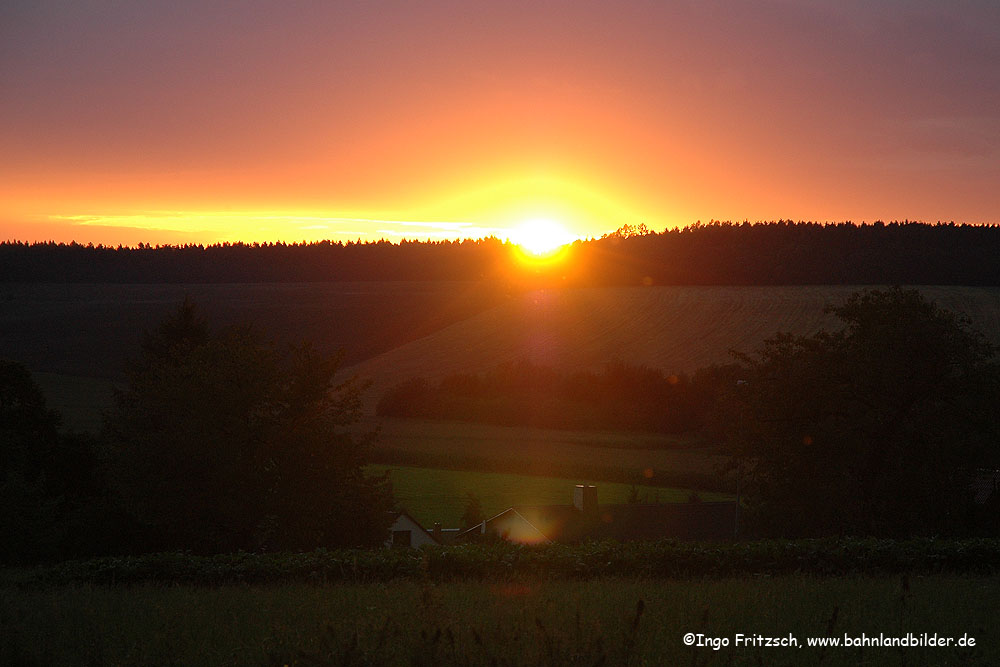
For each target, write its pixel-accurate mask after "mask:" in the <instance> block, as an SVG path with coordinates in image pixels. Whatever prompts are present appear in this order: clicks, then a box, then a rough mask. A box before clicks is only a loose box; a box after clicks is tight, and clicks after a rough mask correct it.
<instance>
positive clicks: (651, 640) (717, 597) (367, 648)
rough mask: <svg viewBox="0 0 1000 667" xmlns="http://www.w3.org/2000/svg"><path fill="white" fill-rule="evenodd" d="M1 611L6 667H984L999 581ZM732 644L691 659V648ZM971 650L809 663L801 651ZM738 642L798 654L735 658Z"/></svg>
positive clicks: (492, 589)
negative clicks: (693, 637) (833, 642)
mask: <svg viewBox="0 0 1000 667" xmlns="http://www.w3.org/2000/svg"><path fill="white" fill-rule="evenodd" d="M2 593H3V594H2V595H0V627H3V628H4V632H3V633H2V635H3V638H2V640H0V663H2V664H9V665H42V664H46V665H50V664H51V665H55V664H59V665H68V666H69V665H98V664H100V665H112V664H128V665H139V664H149V665H153V664H155V665H292V664H299V665H597V664H606V665H681V664H683V665H698V666H708V665H759V664H768V665H970V664H971V665H990V664H1000V642H998V640H1000V632H998V630H997V625H996V623H995V618H994V616H995V614H994V611H993V610H994V609H995V600H996V598H997V595H998V594H1000V578H998V577H996V576H982V577H975V576H973V577H969V576H947V575H932V576H927V577H912V578H900V577H890V576H883V577H879V576H863V577H838V578H831V577H806V576H798V575H791V576H776V577H765V578H758V579H718V580H711V579H705V580H629V579H624V580H623V579H597V580H593V581H589V582H587V583H580V582H568V581H541V580H539V581H523V582H518V583H494V584H489V583H467V582H455V583H447V584H431V583H421V582H410V581H400V582H390V583H378V584H350V585H337V586H326V585H276V586H220V587H193V586H183V585H178V586H158V585H137V586H133V587H121V586H119V587H102V586H94V585H79V586H63V587H57V588H49V589H38V590H27V589H13V588H12V589H7V590H3V591H2ZM688 632H692V633H703V634H704V635H706V636H708V637H715V638H728V640H729V646H727V647H720V648H719V649H718V650H714V649H713V648H711V647H709V646H702V647H698V646H693V647H687V646H685V645H684V643H683V639H682V638H683V635H684V634H685V633H688ZM908 632H909V633H913V634H915V635H920V634H922V633H925V632H926V633H929V634H933V633H937V634H938V635H939V636H947V637H955V638H958V637H962V636H963V635H964V634H968V635H969V636H972V637H975V639H976V646H975V647H972V648H968V647H966V648H958V647H951V648H927V647H924V648H898V647H895V648H887V647H885V648H884V647H867V648H827V649H825V650H824V649H819V648H810V647H807V646H805V644H806V638H807V637H814V636H819V637H823V636H830V637H843V636H844V635H845V633H846V634H847V635H849V636H852V637H856V636H860V635H861V634H862V633H864V634H866V635H867V636H872V635H874V636H878V635H879V634H880V633H881V634H885V635H886V636H904V635H905V634H906V633H908ZM736 633H743V634H745V635H750V634H761V635H764V636H772V637H787V636H788V635H789V634H790V633H791V635H793V636H795V637H796V638H797V640H798V641H799V642H800V643H801V644H802V645H803V646H802V648H764V647H756V648H755V647H739V648H737V647H735V646H734V645H733V642H734V637H735V635H736Z"/></svg>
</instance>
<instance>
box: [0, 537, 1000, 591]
mask: <svg viewBox="0 0 1000 667" xmlns="http://www.w3.org/2000/svg"><path fill="white" fill-rule="evenodd" d="M902 572H906V573H936V572H948V573H977V574H990V573H1000V539H974V540H961V541H956V540H934V539H921V540H906V541H895V540H880V539H816V540H767V541H760V542H747V543H724V544H701V543H690V542H673V541H661V542H642V543H628V544H621V543H611V542H601V543H591V544H583V545H573V546H571V545H558V544H550V545H544V546H534V547H528V546H520V545H514V544H507V543H491V544H468V545H460V546H451V547H434V548H426V547H425V548H421V549H412V550H411V549H405V550H404V549H393V550H390V549H385V550H376V551H363V550H342V551H326V550H317V551H313V552H309V553H281V554H252V553H235V554H220V555H216V556H195V555H191V554H186V553H158V554H148V555H144V556H137V557H114V558H97V559H93V560H88V561H70V562H65V563H60V564H55V565H45V566H38V567H34V568H21V569H11V570H6V571H3V572H2V574H0V583H3V584H6V585H24V586H40V585H41V586H44V585H64V584H72V583H92V584H101V585H128V584H136V583H149V582H152V583H163V584H194V585H218V584H240V583H243V584H263V583H290V582H313V583H330V582H373V581H391V580H395V579H425V580H432V581H448V580H456V579H471V580H508V579H521V578H541V577H544V578H549V579H552V578H561V579H589V578H593V577H608V576H611V577H638V578H673V577H678V578H681V577H730V576H747V575H760V574H765V575H766V574H793V573H800V574H811V575H825V576H830V575H852V574H891V573H902Z"/></svg>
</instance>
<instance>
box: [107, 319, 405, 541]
mask: <svg viewBox="0 0 1000 667" xmlns="http://www.w3.org/2000/svg"><path fill="white" fill-rule="evenodd" d="M339 363H340V362H339V357H338V356H334V357H328V356H324V355H321V354H318V353H317V352H316V351H314V350H313V349H312V348H311V347H309V346H307V345H302V346H298V347H293V348H288V349H279V348H277V347H276V346H275V345H273V344H270V343H266V342H264V341H262V340H261V339H260V337H259V336H258V335H257V334H256V333H255V332H254V331H253V330H252V329H250V328H247V327H233V328H228V329H225V330H222V331H219V332H212V331H211V330H210V329H209V327H208V325H207V323H206V322H205V321H204V320H203V319H202V318H200V317H199V316H198V315H197V313H196V311H195V308H194V306H193V305H192V304H191V303H190V301H185V303H184V304H183V305H182V306H181V307H180V308H179V310H178V311H177V313H176V314H174V315H173V316H172V317H170V318H168V319H167V320H165V321H164V322H163V323H162V324H161V325H160V327H159V328H158V329H157V330H156V331H155V332H153V333H151V334H148V335H147V336H146V337H145V338H144V341H143V354H142V356H141V357H140V358H139V359H137V360H135V361H134V362H133V363H132V364H131V365H130V367H129V369H128V371H127V378H128V386H127V388H126V389H125V390H123V391H119V392H117V393H116V396H115V405H114V408H113V409H112V410H111V411H110V413H109V414H108V416H107V419H106V425H105V434H106V438H107V440H108V442H109V445H110V448H111V461H112V469H113V474H114V481H115V484H116V489H117V491H118V492H119V494H120V497H121V499H122V501H123V502H124V504H125V507H126V508H127V510H128V511H129V512H130V513H131V514H132V515H134V516H135V517H136V518H137V519H138V520H139V521H141V522H142V523H143V524H144V525H146V526H147V527H148V529H149V531H150V533H151V535H153V536H154V540H153V545H155V546H156V547H158V548H187V549H193V550H197V551H202V552H213V551H229V550H236V549H260V548H264V549H311V548H315V547H317V546H335V545H360V544H374V543H378V542H380V541H382V540H383V539H384V536H385V531H386V529H387V527H388V520H387V517H389V514H388V510H389V509H391V506H392V498H391V492H390V490H389V488H388V482H387V480H386V479H385V478H372V477H368V476H366V475H365V474H364V472H363V469H362V466H363V465H364V464H365V463H366V458H365V457H366V454H367V451H368V447H369V444H370V442H371V439H372V434H370V433H362V434H358V433H355V432H354V431H353V426H354V424H355V422H356V420H357V418H358V416H359V405H360V404H359V396H360V392H361V389H362V387H361V386H360V385H359V384H358V383H357V382H356V381H355V380H353V379H349V380H346V381H343V382H339V383H338V382H336V381H335V379H334V376H335V374H336V373H337V371H338V369H339Z"/></svg>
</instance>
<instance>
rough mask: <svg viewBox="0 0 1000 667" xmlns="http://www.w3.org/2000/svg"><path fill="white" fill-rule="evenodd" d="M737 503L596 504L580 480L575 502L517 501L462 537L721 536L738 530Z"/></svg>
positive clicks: (593, 490)
mask: <svg viewBox="0 0 1000 667" xmlns="http://www.w3.org/2000/svg"><path fill="white" fill-rule="evenodd" d="M736 520H737V514H736V502H735V501H726V502H689V503H665V504H658V505H653V504H631V503H629V504H623V505H598V502H597V487H595V486H584V485H581V484H578V485H577V486H576V487H575V488H574V489H573V504H571V505H515V506H514V507H510V508H508V509H506V510H504V511H503V512H500V513H499V514H497V515H495V516H493V517H490V518H489V519H486V520H485V521H483V522H481V523H480V524H478V525H476V526H473V527H472V528H470V529H468V530H466V531H464V532H463V533H461V534H460V535H459V537H458V539H460V540H474V539H482V538H483V537H499V538H501V539H505V540H509V541H511V542H519V543H521V544H540V543H544V542H580V541H584V540H606V539H610V540H619V541H622V542H629V541H635V540H656V539H677V540H705V541H723V540H729V539H732V538H733V535H734V532H735V529H736Z"/></svg>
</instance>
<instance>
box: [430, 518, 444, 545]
mask: <svg viewBox="0 0 1000 667" xmlns="http://www.w3.org/2000/svg"><path fill="white" fill-rule="evenodd" d="M431 536H432V537H433V538H434V540H435V541H436V542H437V543H438V544H444V542H443V541H442V540H443V539H444V538H443V536H442V535H441V522H440V521H435V522H434V529H433V530H432V531H431Z"/></svg>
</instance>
